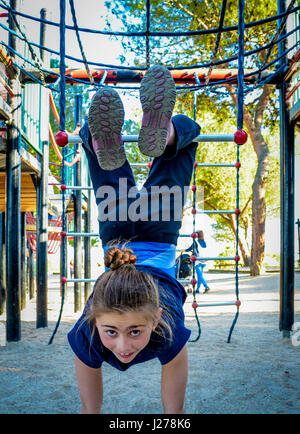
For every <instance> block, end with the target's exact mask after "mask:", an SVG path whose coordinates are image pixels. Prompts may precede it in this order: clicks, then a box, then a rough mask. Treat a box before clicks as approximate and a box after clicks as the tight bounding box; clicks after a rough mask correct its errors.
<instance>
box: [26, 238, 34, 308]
mask: <svg viewBox="0 0 300 434" xmlns="http://www.w3.org/2000/svg"><path fill="white" fill-rule="evenodd" d="M27 248H28V287H29V300H32V299H33V297H34V271H33V250H32V248H31V247H30V244H29V243H27Z"/></svg>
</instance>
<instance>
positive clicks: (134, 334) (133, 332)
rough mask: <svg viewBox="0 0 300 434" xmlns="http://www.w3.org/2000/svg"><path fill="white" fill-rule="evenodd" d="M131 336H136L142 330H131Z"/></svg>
mask: <svg viewBox="0 0 300 434" xmlns="http://www.w3.org/2000/svg"><path fill="white" fill-rule="evenodd" d="M130 334H131V336H133V337H136V336H139V335H140V334H141V332H140V330H131V332H130Z"/></svg>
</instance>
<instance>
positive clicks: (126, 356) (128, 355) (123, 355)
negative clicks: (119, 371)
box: [118, 352, 134, 359]
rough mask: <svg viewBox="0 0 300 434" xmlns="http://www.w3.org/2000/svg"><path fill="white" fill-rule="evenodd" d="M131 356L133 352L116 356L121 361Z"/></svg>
mask: <svg viewBox="0 0 300 434" xmlns="http://www.w3.org/2000/svg"><path fill="white" fill-rule="evenodd" d="M132 354H134V353H133V352H132V353H118V356H119V357H120V358H121V359H129V357H131V356H132Z"/></svg>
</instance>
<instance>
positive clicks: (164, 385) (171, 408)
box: [161, 345, 188, 414]
mask: <svg viewBox="0 0 300 434" xmlns="http://www.w3.org/2000/svg"><path fill="white" fill-rule="evenodd" d="M187 377H188V355H187V346H186V345H185V346H184V347H183V349H182V350H181V351H180V353H179V354H177V356H176V357H175V358H174V359H173V360H171V362H169V363H167V364H166V365H163V366H162V371H161V398H162V404H163V408H164V413H165V414H183V413H184V408H183V407H184V397H185V389H186V384H187Z"/></svg>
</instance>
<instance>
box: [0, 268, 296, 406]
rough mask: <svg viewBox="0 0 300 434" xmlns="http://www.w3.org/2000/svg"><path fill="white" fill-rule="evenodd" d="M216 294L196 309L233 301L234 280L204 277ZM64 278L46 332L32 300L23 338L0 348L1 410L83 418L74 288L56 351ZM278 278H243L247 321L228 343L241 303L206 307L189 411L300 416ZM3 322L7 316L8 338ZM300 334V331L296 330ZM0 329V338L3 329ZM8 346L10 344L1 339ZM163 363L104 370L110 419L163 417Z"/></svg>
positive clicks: (192, 354)
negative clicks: (74, 346)
mask: <svg viewBox="0 0 300 434" xmlns="http://www.w3.org/2000/svg"><path fill="white" fill-rule="evenodd" d="M295 276H296V294H295V297H296V301H295V310H296V315H295V322H299V323H300V274H299V273H296V275H295ZM206 277H207V280H208V282H209V285H210V287H211V288H212V289H211V292H209V293H208V294H205V295H204V294H200V295H199V296H198V302H199V303H200V302H221V301H230V300H232V299H234V297H233V296H232V294H234V276H233V275H232V274H214V273H207V274H206ZM57 282H58V276H50V277H49V297H48V299H49V314H48V320H49V325H48V327H46V328H41V329H36V327H35V316H36V314H35V299H33V300H32V301H29V300H27V306H26V308H25V309H24V310H23V311H22V339H21V341H19V342H9V343H6V345H2V346H0V413H1V414H3V413H10V414H20V413H27V414H28V413H29V414H32V413H33V414H37V413H41V414H45V413H50V414H58V413H73V414H74V413H78V412H79V409H80V400H79V395H78V390H77V384H76V378H75V373H74V365H73V354H72V351H71V349H70V347H69V345H68V343H67V338H66V335H67V333H68V331H69V330H70V329H71V327H72V325H73V324H74V323H75V321H76V320H77V318H78V317H79V316H80V313H76V314H75V313H73V289H72V287H70V288H69V289H68V295H67V299H66V302H65V306H64V311H63V316H62V321H61V324H60V327H59V329H58V332H57V334H56V336H55V338H54V341H53V343H52V344H51V345H48V341H49V339H50V337H51V335H52V332H53V330H54V327H55V324H56V320H57V317H58V312H59V306H60V304H59V303H60V296H59V291H58V289H57V286H58V285H57ZM278 289H279V275H278V274H265V275H262V276H260V277H256V278H251V277H249V276H247V275H242V276H241V279H240V299H241V301H242V305H241V308H240V315H239V319H238V321H237V324H236V326H235V329H234V332H233V334H232V338H231V342H230V343H229V344H228V343H227V336H228V332H229V329H230V326H231V324H232V320H233V318H234V314H235V306H226V307H207V308H204V307H203V308H201V311H200V312H199V317H200V323H201V330H202V332H201V337H200V339H199V340H198V341H197V342H194V343H189V344H188V353H189V380H188V386H187V392H186V401H185V412H186V413H187V414H195V413H196V414H199V413H206V414H209V413H213V414H216V413H225V414H255V413H257V414H267V413H271V414H275V413H283V414H290V413H300V345H299V344H300V333H299V336H296V335H295V333H293V334H292V338H293V339H294V344H297V345H293V343H292V340H291V339H283V338H282V334H281V333H280V332H279V329H278V321H279V314H278V309H279V291H278ZM191 302H192V296H191V295H190V294H189V295H188V300H187V302H186V304H185V312H186V323H187V326H188V327H189V328H190V329H191V330H192V339H195V338H196V337H197V334H198V327H197V323H196V321H195V319H194V313H193V309H192V308H191ZM4 320H5V315H2V316H1V317H0V321H1V322H0V324H1V323H2V326H1V325H0V327H2V329H1V330H2V332H3V327H4ZM299 329H300V324H299ZM1 330H0V331H1ZM2 343H3V342H2ZM160 370H161V369H160V364H159V362H158V361H156V360H153V361H150V362H147V363H144V364H141V365H136V366H133V367H131V368H130V369H129V370H128V371H126V372H119V371H117V370H116V369H113V368H111V367H110V366H108V365H107V364H104V365H103V378H104V403H103V413H109V414H125V413H126V414H138V413H140V414H148V413H150V414H158V413H162V407H161V401H160Z"/></svg>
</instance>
